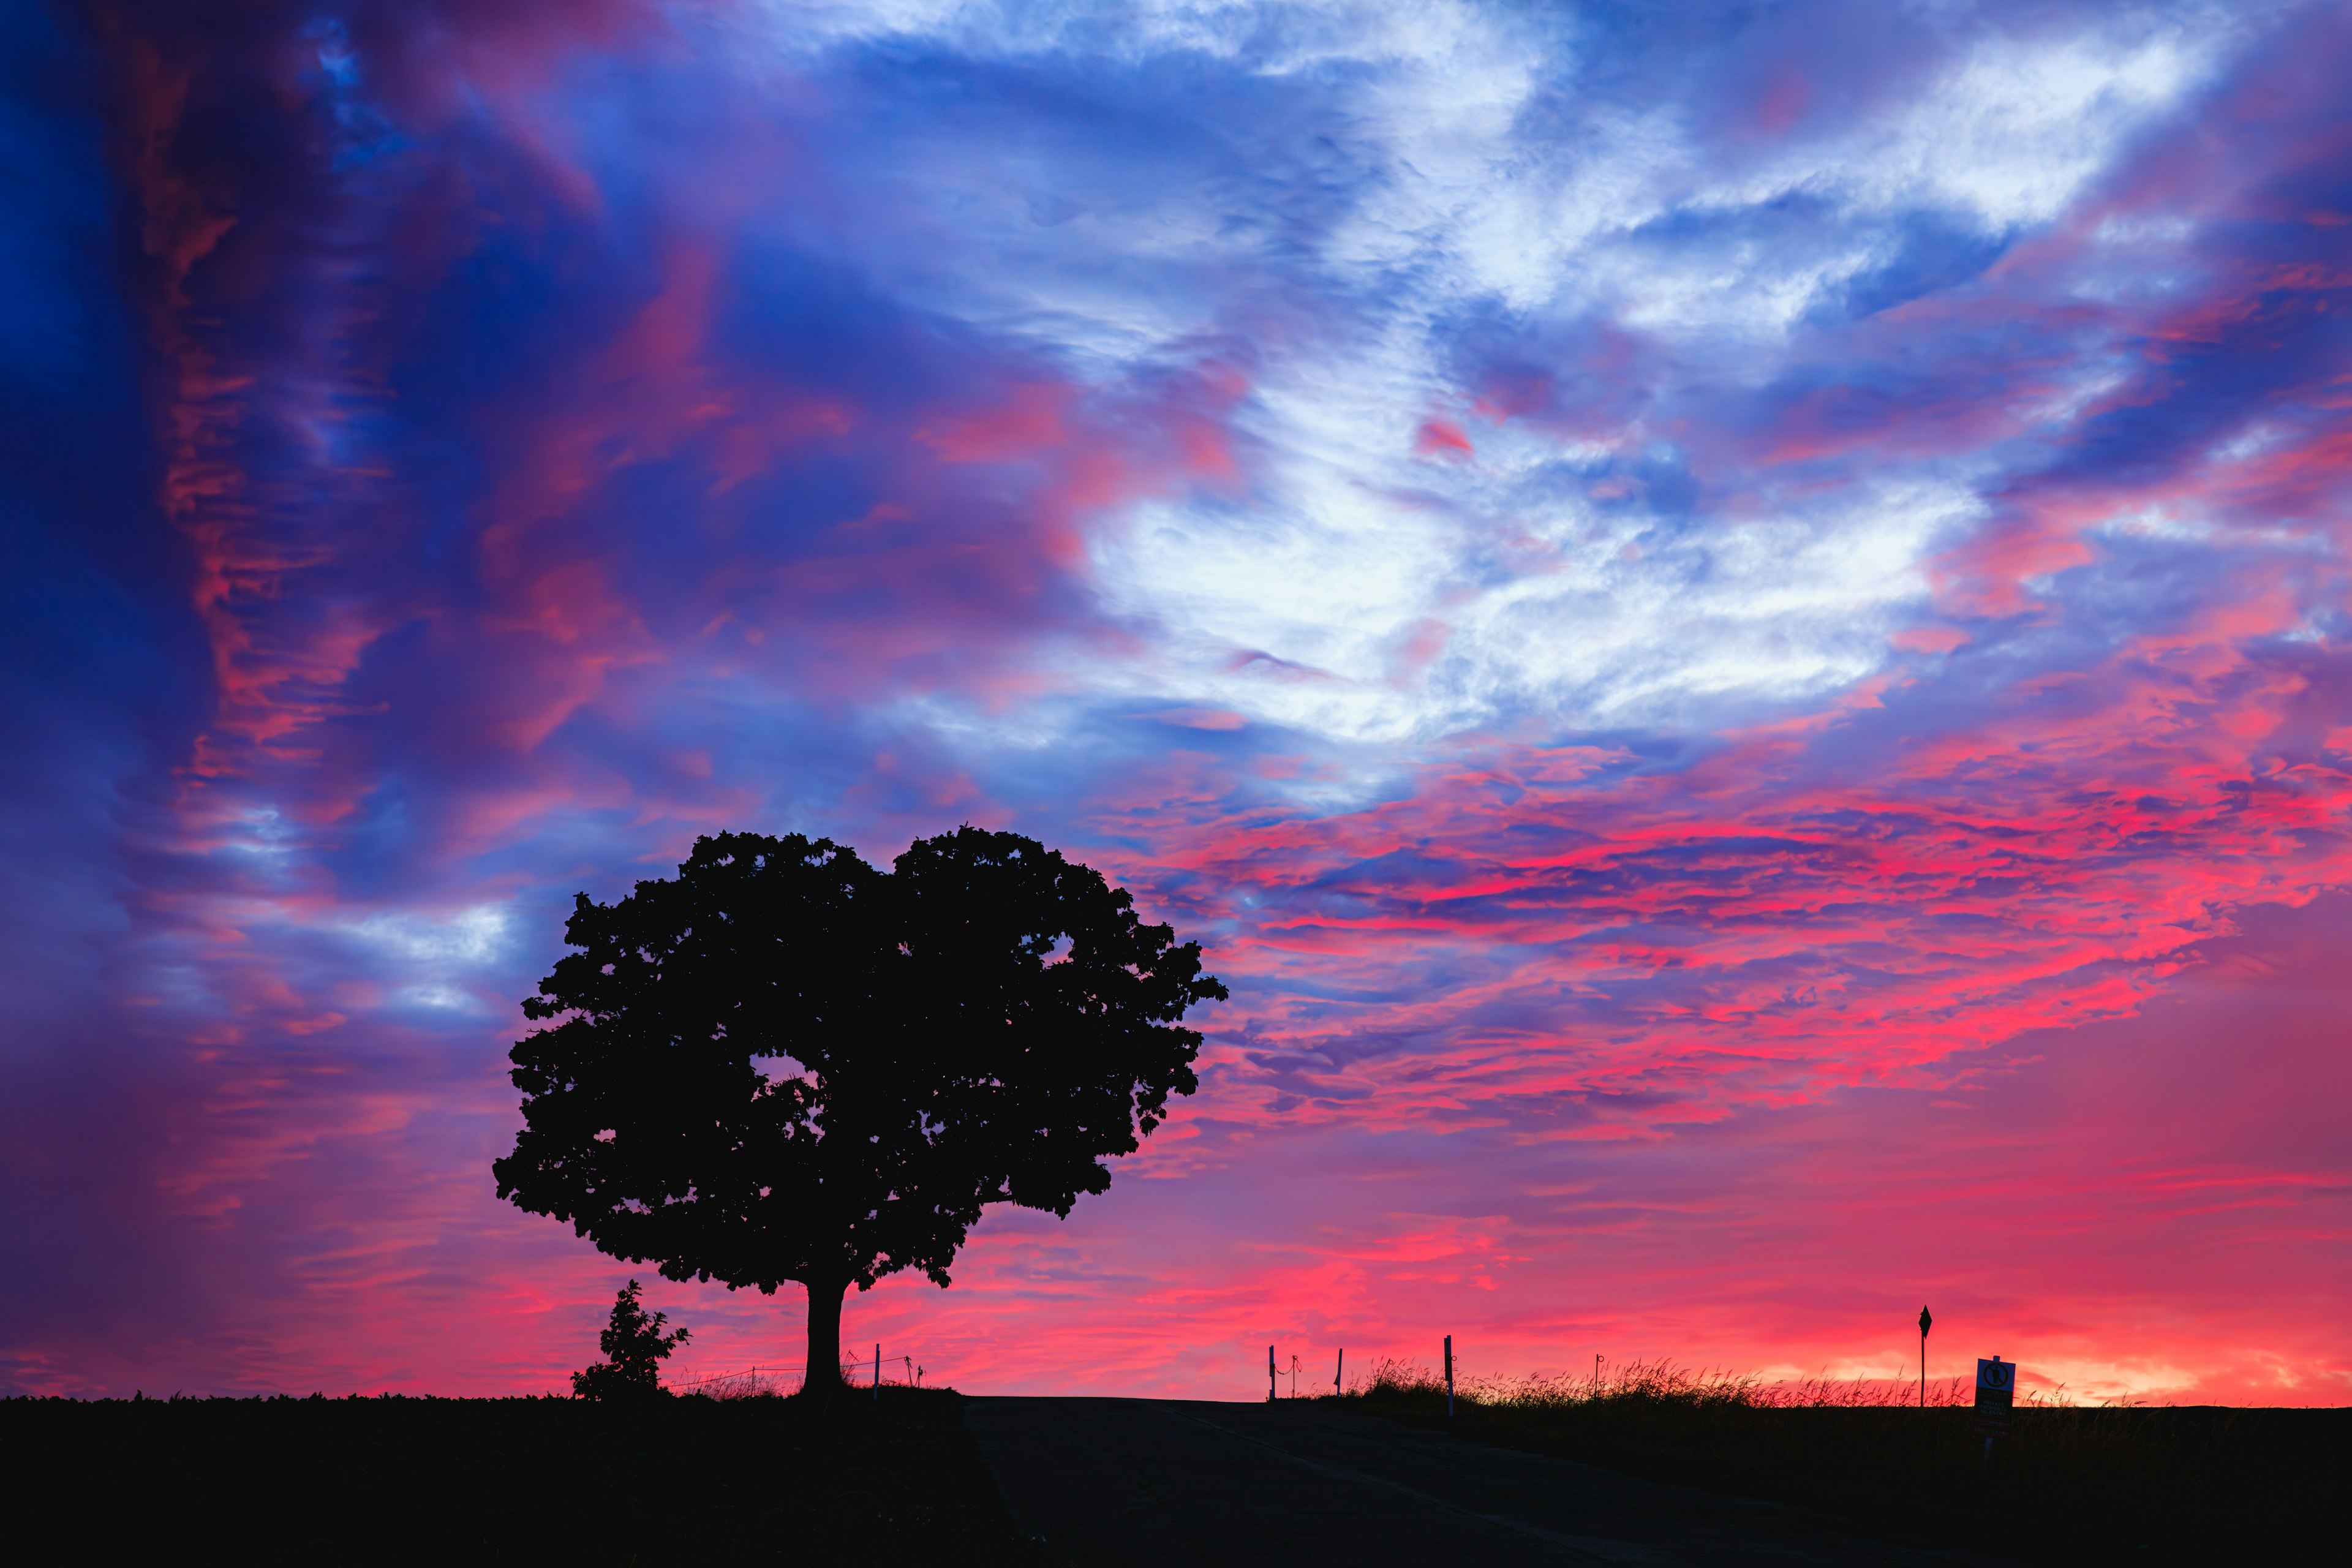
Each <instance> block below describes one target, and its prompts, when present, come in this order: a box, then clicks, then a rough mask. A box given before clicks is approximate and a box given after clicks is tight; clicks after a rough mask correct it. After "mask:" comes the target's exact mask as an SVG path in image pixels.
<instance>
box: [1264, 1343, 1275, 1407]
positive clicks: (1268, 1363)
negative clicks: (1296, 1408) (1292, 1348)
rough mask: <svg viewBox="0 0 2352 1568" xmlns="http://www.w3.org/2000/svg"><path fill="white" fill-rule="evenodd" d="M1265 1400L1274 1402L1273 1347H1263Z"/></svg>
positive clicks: (1269, 1403) (1268, 1402)
mask: <svg viewBox="0 0 2352 1568" xmlns="http://www.w3.org/2000/svg"><path fill="white" fill-rule="evenodd" d="M1265 1402H1266V1403H1267V1404H1268V1405H1271V1404H1273V1403H1274V1347H1273V1346H1272V1345H1268V1346H1266V1347H1265Z"/></svg>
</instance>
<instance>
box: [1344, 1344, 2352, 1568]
mask: <svg viewBox="0 0 2352 1568" xmlns="http://www.w3.org/2000/svg"><path fill="white" fill-rule="evenodd" d="M1929 1395H1930V1402H1929V1407H1928V1408H1927V1409H1924V1410H1923V1409H1920V1408H1918V1407H1917V1406H1916V1403H1914V1404H1906V1403H1904V1402H1903V1399H1904V1395H1903V1394H1902V1393H1901V1391H1900V1390H1899V1388H1897V1387H1896V1386H1894V1385H1886V1384H1840V1383H1833V1382H1829V1381H1826V1380H1823V1381H1817V1382H1812V1383H1807V1384H1796V1385H1780V1384H1764V1383H1762V1382H1760V1381H1759V1380H1757V1379H1755V1378H1749V1377H1740V1376H1734V1375H1727V1374H1707V1373H1690V1372H1687V1371H1685V1370H1682V1369H1678V1368H1675V1367H1671V1366H1666V1365H1663V1364H1656V1363H1650V1364H1635V1365H1628V1366H1625V1367H1622V1368H1616V1369H1611V1370H1609V1371H1608V1372H1606V1373H1602V1374H1601V1375H1597V1376H1595V1377H1592V1378H1589V1379H1588V1378H1582V1377H1574V1378H1549V1379H1525V1380H1517V1381H1503V1380H1481V1381H1478V1382H1475V1383H1470V1384H1463V1385H1461V1386H1459V1387H1458V1388H1457V1396H1456V1401H1455V1414H1454V1417H1453V1419H1452V1421H1451V1423H1450V1424H1449V1422H1448V1420H1447V1417H1446V1415H1445V1385H1444V1381H1443V1380H1442V1379H1440V1378H1438V1377H1435V1376H1433V1375H1432V1374H1431V1373H1428V1372H1427V1371H1426V1370H1425V1369H1423V1368H1419V1367H1411V1366H1404V1365H1401V1364H1398V1363H1384V1364H1382V1365H1381V1366H1378V1367H1375V1368H1374V1369H1373V1371H1372V1372H1371V1373H1370V1375H1369V1376H1368V1377H1366V1378H1365V1379H1364V1380H1363V1381H1362V1382H1360V1383H1359V1384H1356V1385H1355V1386H1354V1387H1352V1388H1351V1389H1350V1390H1349V1392H1348V1393H1347V1394H1344V1395H1341V1396H1339V1402H1341V1403H1344V1404H1347V1405H1354V1406H1356V1407H1357V1408H1360V1409H1361V1410H1363V1411H1364V1412H1366V1413H1367V1414H1370V1415H1384V1416H1387V1417H1389V1418H1391V1419H1393V1420H1397V1421H1402V1422H1405V1423H1408V1424H1411V1425H1416V1426H1435V1427H1445V1428H1447V1429H1450V1430H1451V1431H1453V1432H1454V1434H1455V1435H1456V1436H1460V1437H1462V1438H1464V1439H1465V1440H1468V1441H1471V1442H1478V1443H1490V1444H1493V1445H1496V1447H1510V1448H1521V1449H1526V1450H1528V1451H1530V1452H1534V1453H1540V1454H1549V1455H1552V1456H1555V1457H1557V1458H1567V1459H1575V1460H1580V1461H1581V1462H1583V1463H1586V1464H1592V1465H1600V1466H1604V1467H1606V1468H1611V1469H1617V1470H1624V1471H1629V1472H1631V1473H1633V1474H1635V1475H1640V1476H1643V1477H1646V1478H1648V1479H1653V1480H1663V1481H1674V1482H1679V1483H1682V1484H1685V1485H1689V1486H1696V1487H1705V1488H1708V1489H1713V1490H1717V1491H1727V1492H1735V1493H1739V1494H1743V1495H1746V1496H1749V1497H1759V1498H1767V1499H1770V1500H1775V1501H1779V1502H1784V1503H1790V1504H1794V1505H1797V1506H1800V1507H1804V1508H1810V1509H1815V1510H1821V1511H1822V1512H1826V1513H1833V1514H1838V1515H1841V1516H1843V1517H1844V1518H1846V1519H1849V1520H1851V1521H1853V1522H1854V1523H1855V1524H1856V1525H1857V1526H1860V1527H1862V1528H1864V1529H1866V1530H1868V1531H1872V1532H1874V1533H1878V1534H1882V1535H1887V1536H1892V1537H1895V1538H1898V1539H1908V1540H1912V1541H1915V1542H1921V1543H1923V1544H1930V1545H1939V1546H1965V1547H1971V1548H1974V1549H1977V1550H1979V1551H1984V1552H1996V1553H1999V1554H2000V1555H2004V1556H2010V1557H2015V1558H2019V1559H2021V1560H2023V1561H2026V1562H2030V1563H2109V1562H2126V1563H2161V1562H2196V1563H2207V1562H2217V1563H2219V1562H2285V1561H2293V1560H2295V1558H2296V1554H2297V1552H2298V1551H2300V1550H2301V1549H2302V1547H2303V1546H2304V1544H2305V1542H2310V1541H2319V1540H2325V1539H2327V1538H2328V1537H2329V1536H2330V1535H2331V1534H2332V1533H2333V1532H2334V1531H2335V1530H2336V1522H2335V1520H2334V1517H2333V1516H2334V1512H2335V1511H2336V1506H2337V1505H2336V1502H2335V1499H2336V1491H2335V1489H2336V1487H2337V1486H2339V1485H2340V1484H2341V1480H2340V1477H2341V1476H2342V1474H2343V1471H2344V1468H2345V1465H2346V1462H2347V1459H2352V1410H2264V1409H2253V1410H2248V1409H2230V1408H2223V1407H2219V1406H2210V1405H2208V1406H2187V1407H2173V1406H2157V1405H2131V1406H2110V1407H2095V1408H2086V1407H2082V1406H2076V1405H2067V1404H2064V1403H2062V1402H2058V1401H2053V1400H2048V1399H2044V1400H2042V1401H2040V1402H2034V1403H2029V1404H2026V1405H2021V1406H2020V1407H2019V1408H2018V1410H2017V1411H2016V1412H2015V1415H2014V1417H2013V1423H2012V1427H2011V1434H2010V1436H2006V1437H2001V1438H1997V1439H1995V1441H1994V1443H1993V1447H1992V1454H1991V1458H1990V1461H1988V1460H1987V1459H1986V1458H1985V1457H1984V1451H1983V1440H1982V1439H1981V1438H1980V1437H1979V1436H1977V1434H1976V1431H1975V1427H1974V1423H1973V1420H1972V1417H1971V1415H1970V1413H1969V1409H1968V1407H1967V1405H1966V1404H1965V1403H1964V1399H1965V1391H1964V1390H1963V1389H1962V1388H1961V1387H1960V1385H1959V1384H1958V1383H1957V1382H1948V1383H1944V1384H1934V1385H1931V1386H1930V1389H1929ZM1332 1397H1333V1396H1331V1395H1328V1394H1327V1395H1325V1396H1324V1400H1323V1402H1328V1401H1330V1400H1331V1399H1332ZM1909 1397H1910V1398H1911V1399H1912V1400H1915V1401H1916V1394H1911V1395H1910V1396H1909ZM2291 1548H2293V1549H2295V1550H2290V1549H2291Z"/></svg>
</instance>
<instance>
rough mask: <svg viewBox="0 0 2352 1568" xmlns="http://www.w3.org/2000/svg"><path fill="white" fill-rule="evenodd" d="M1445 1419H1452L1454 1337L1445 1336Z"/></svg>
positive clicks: (1450, 1335)
mask: <svg viewBox="0 0 2352 1568" xmlns="http://www.w3.org/2000/svg"><path fill="white" fill-rule="evenodd" d="M1445 1418H1446V1419H1447V1420H1448V1421H1451V1420H1453V1419H1454V1336H1453V1335H1452V1334H1448V1335H1446V1336H1445Z"/></svg>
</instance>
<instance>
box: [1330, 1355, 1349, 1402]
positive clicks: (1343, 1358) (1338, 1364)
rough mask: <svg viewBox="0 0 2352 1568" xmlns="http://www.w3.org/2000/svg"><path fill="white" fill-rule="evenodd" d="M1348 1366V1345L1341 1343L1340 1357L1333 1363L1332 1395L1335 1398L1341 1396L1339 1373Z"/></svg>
mask: <svg viewBox="0 0 2352 1568" xmlns="http://www.w3.org/2000/svg"><path fill="white" fill-rule="evenodd" d="M1347 1366H1348V1347H1347V1346H1345V1345H1341V1346H1340V1347H1339V1360H1338V1361H1335V1362H1333V1363H1331V1397H1332V1398H1334V1399H1337V1398H1339V1374H1340V1373H1342V1372H1344V1371H1346V1370H1347Z"/></svg>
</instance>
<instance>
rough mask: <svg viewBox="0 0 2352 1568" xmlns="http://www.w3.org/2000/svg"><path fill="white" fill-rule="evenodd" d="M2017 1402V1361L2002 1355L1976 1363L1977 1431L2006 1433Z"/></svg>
mask: <svg viewBox="0 0 2352 1568" xmlns="http://www.w3.org/2000/svg"><path fill="white" fill-rule="evenodd" d="M2016 1404H2017V1363H2015V1362H2013V1361H2003V1360H2001V1359H2000V1357H1999V1356H1995V1357H1993V1358H1992V1359H1991V1360H1990V1361H1980V1362H1979V1363H1977V1406H1976V1415H1977V1430H1978V1431H1979V1432H1981V1433H1983V1434H1984V1435H1985V1436H1988V1437H2000V1436H2007V1435H2008V1433H2009V1413H2010V1411H2011V1409H2013V1408H2014V1407H2015V1406H2016Z"/></svg>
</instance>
